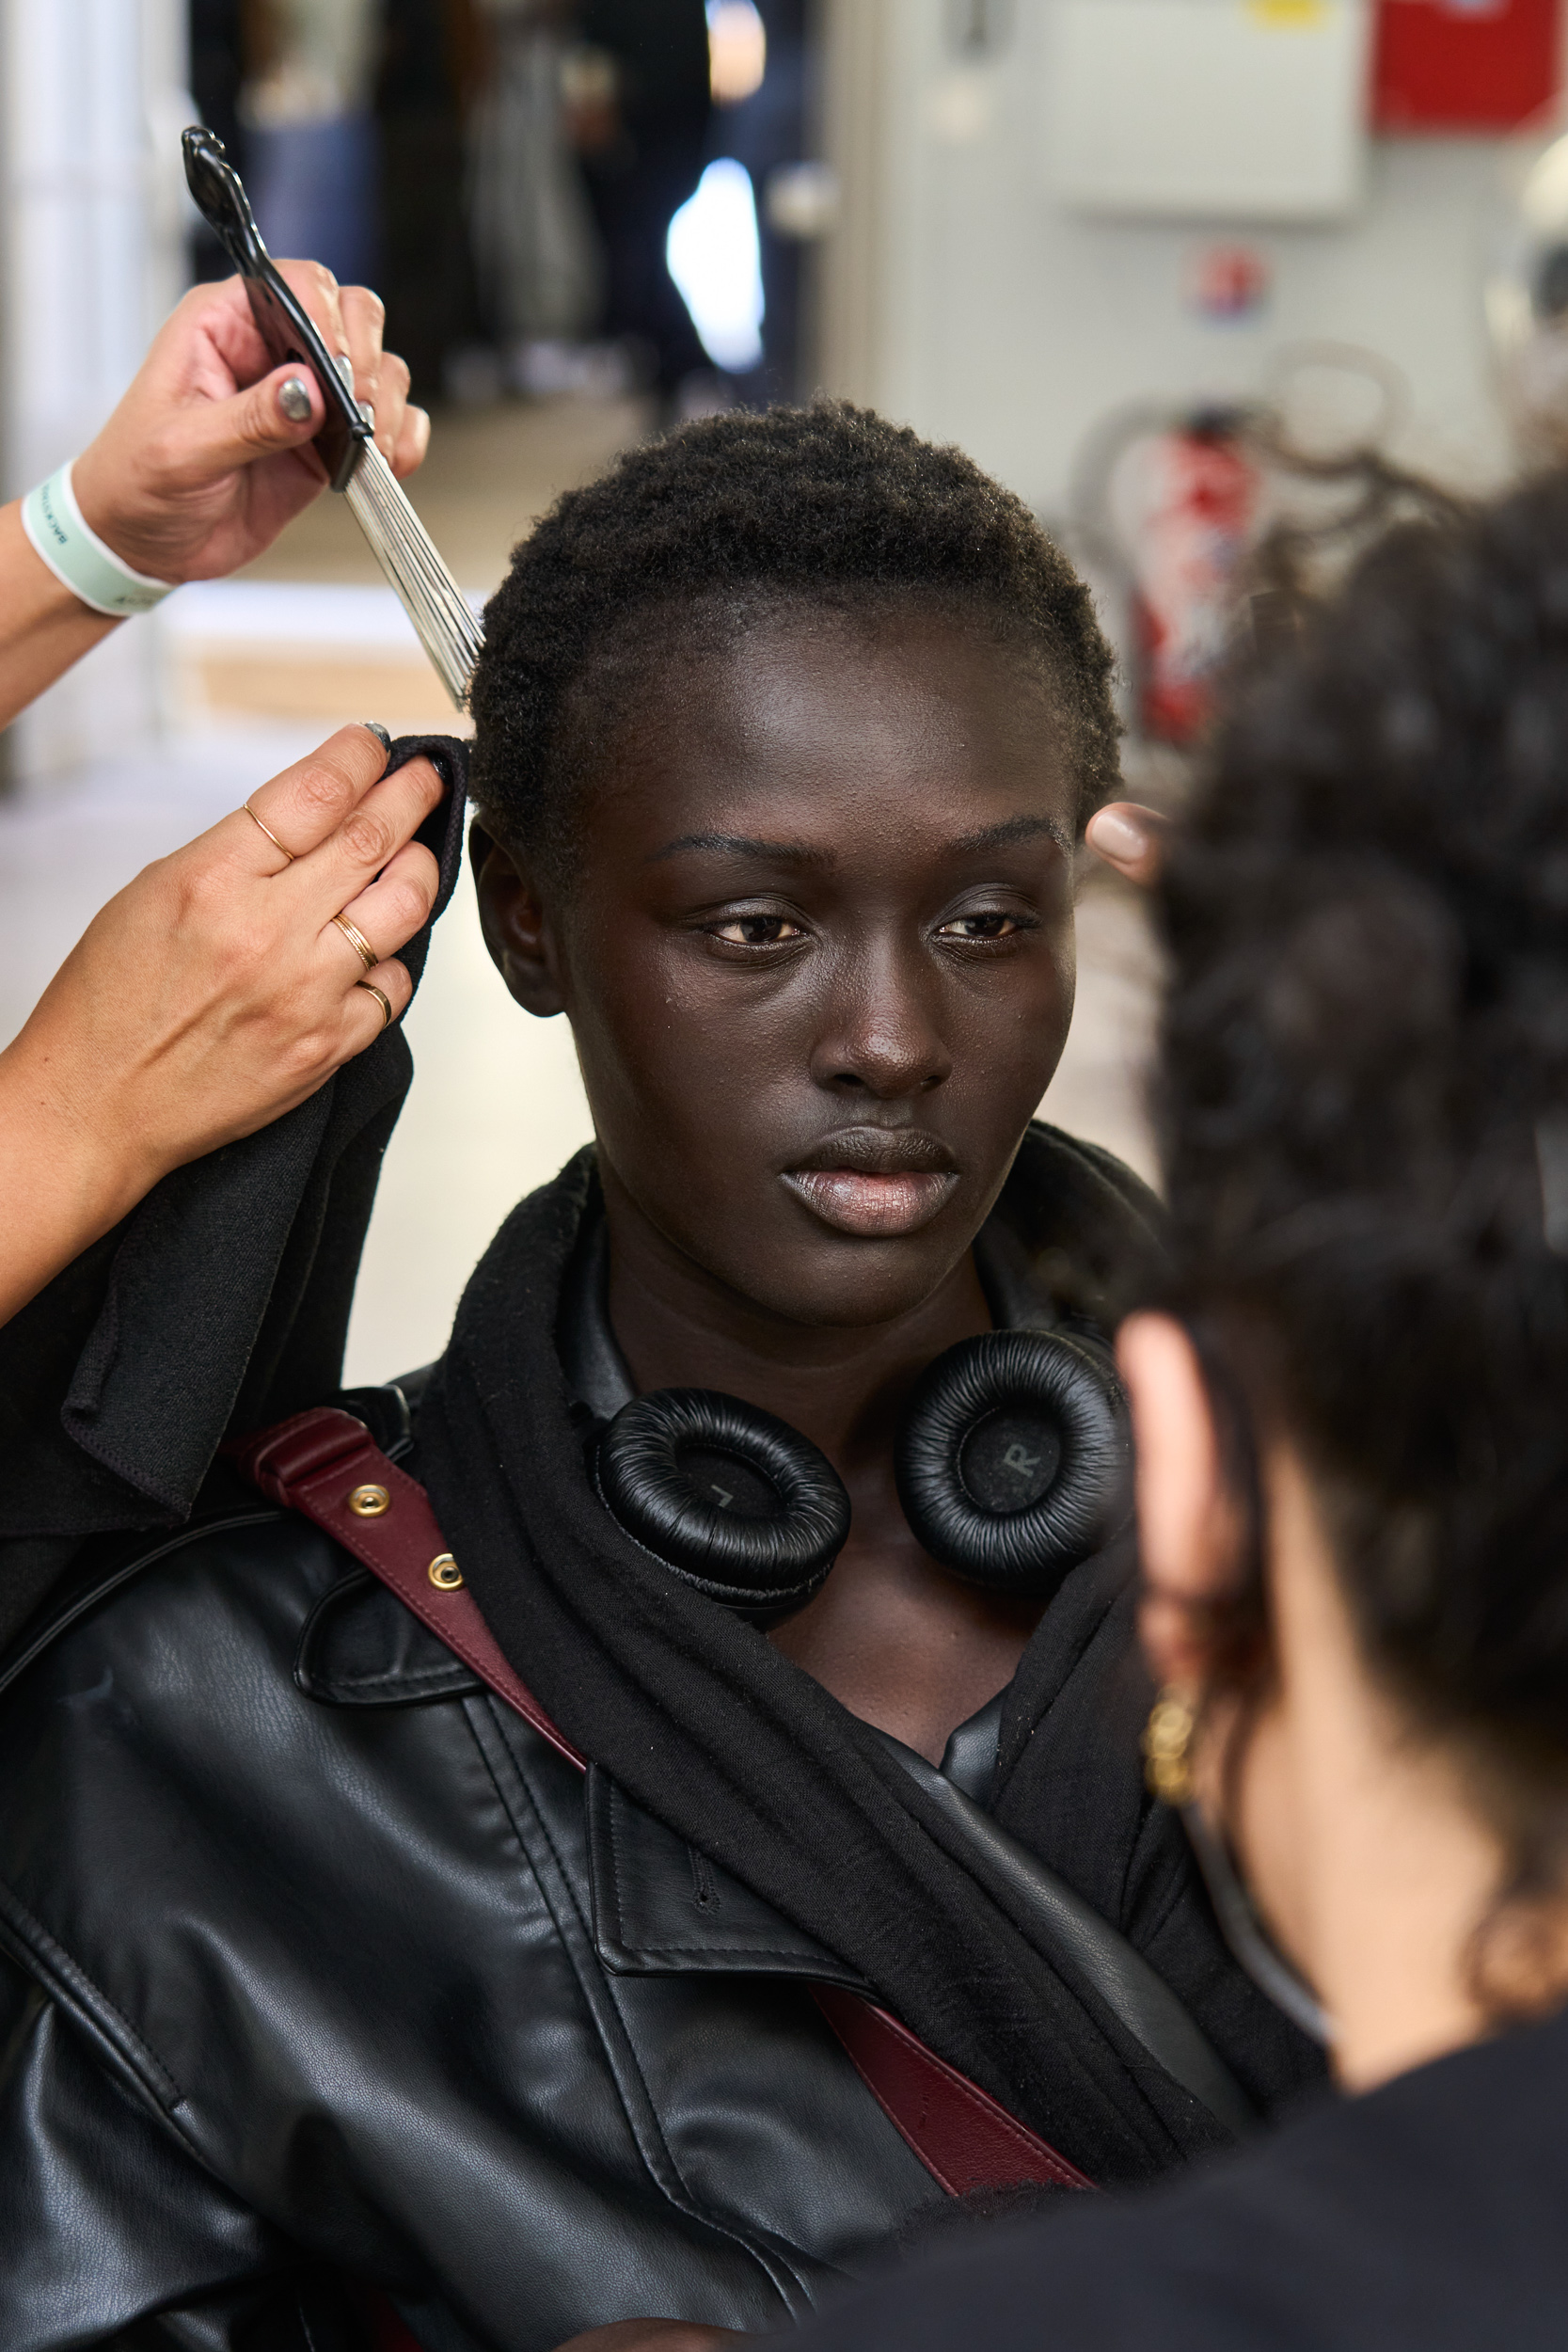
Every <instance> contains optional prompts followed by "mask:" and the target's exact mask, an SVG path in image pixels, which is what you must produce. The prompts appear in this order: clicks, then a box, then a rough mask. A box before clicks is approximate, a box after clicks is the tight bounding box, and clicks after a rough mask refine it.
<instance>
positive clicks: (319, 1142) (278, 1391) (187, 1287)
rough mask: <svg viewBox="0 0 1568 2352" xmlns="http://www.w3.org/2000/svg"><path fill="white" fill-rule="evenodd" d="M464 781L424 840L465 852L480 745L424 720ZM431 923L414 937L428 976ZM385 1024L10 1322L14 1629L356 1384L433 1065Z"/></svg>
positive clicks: (2, 1413) (9, 1585) (4, 1436)
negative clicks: (392, 1180)
mask: <svg viewBox="0 0 1568 2352" xmlns="http://www.w3.org/2000/svg"><path fill="white" fill-rule="evenodd" d="M420 755H424V756H425V757H427V758H429V759H431V760H433V761H434V762H435V764H436V768H437V769H438V771H440V773H441V775H442V777H443V779H444V780H445V782H446V784H447V787H448V792H447V797H446V799H445V800H444V802H443V803H442V804H441V805H440V807H438V808H437V809H436V810H435V811H434V812H433V813H432V815H431V816H430V817H429V818H426V820H425V822H424V824H423V825H422V826H421V827H420V833H419V836H418V837H419V839H420V840H421V841H422V842H424V844H425V845H426V847H427V848H428V849H430V850H432V851H434V853H435V854H436V857H437V859H438V860H439V862H440V867H441V886H440V894H439V897H438V898H437V900H436V907H435V910H434V912H433V914H432V917H431V920H432V921H434V920H435V917H436V914H440V912H441V910H442V909H443V908H444V907H445V905H446V903H447V901H448V899H449V898H451V893H452V890H453V888H454V886H455V884H456V881H457V875H458V871H459V869H460V866H461V864H462V847H463V809H464V797H465V793H466V790H467V745H466V744H464V743H461V742H459V741H457V740H455V739H453V738H451V737H450V736H404V737H403V738H402V739H400V740H399V741H398V742H396V743H394V744H393V746H392V751H391V756H390V759H389V761H388V767H389V768H396V767H401V766H403V765H404V763H405V762H406V761H407V760H410V759H413V758H416V757H418V756H420ZM429 945H430V930H429V926H428V925H427V926H426V928H425V929H424V930H421V931H420V932H419V933H417V935H416V936H415V937H414V938H413V939H411V940H410V941H409V942H408V945H407V946H405V947H404V948H402V949H401V950H400V954H401V958H402V961H403V962H404V964H405V965H406V966H407V968H408V972H409V975H410V977H411V978H412V979H413V981H414V983H415V986H416V987H417V986H418V985H419V980H420V974H421V973H422V971H423V969H424V961H425V956H426V953H427V951H428V948H429ZM413 1067H414V1066H413V1061H412V1057H410V1054H409V1051H408V1046H407V1043H406V1041H405V1040H404V1035H403V1032H402V1029H401V1027H397V1026H394V1027H391V1028H388V1030H386V1031H385V1033H384V1034H383V1035H382V1036H381V1037H379V1038H378V1039H377V1040H376V1041H375V1042H374V1043H373V1044H372V1045H371V1046H369V1047H368V1048H367V1049H366V1051H365V1052H364V1053H362V1054H360V1055H359V1056H357V1057H356V1059H355V1060H353V1061H351V1062H347V1063H345V1064H344V1066H343V1068H342V1069H341V1070H340V1071H339V1072H338V1073H336V1075H335V1076H334V1077H332V1078H330V1079H329V1080H328V1081H327V1083H326V1085H325V1086H324V1087H322V1088H321V1089H319V1091H318V1092H316V1093H315V1094H313V1095H312V1096H311V1097H310V1099H309V1102H306V1103H301V1104H299V1105H298V1107H297V1108H296V1109H294V1110H292V1111H290V1112H288V1113H287V1114H286V1115H285V1116H284V1117H283V1118H282V1119H279V1120H275V1121H274V1122H273V1124H272V1125H270V1126H267V1127H263V1128H261V1129H260V1130H259V1131H258V1133H257V1134H255V1135H253V1136H245V1138H244V1139H243V1140H242V1141H240V1142H238V1143H231V1144H228V1145H226V1146H225V1147H224V1148H223V1149H222V1150H221V1151H218V1152H212V1153H210V1154H208V1156H207V1157H205V1158H204V1159H200V1160H195V1161H192V1162H191V1163H190V1164H189V1166H187V1167H185V1168H176V1169H175V1170H174V1171H173V1173H172V1174H171V1175H168V1176H166V1177H165V1178H164V1180H163V1182H162V1183H161V1184H157V1185H155V1186H154V1188H153V1189H152V1191H151V1192H150V1193H149V1194H148V1196H147V1198H146V1200H143V1201H141V1202H140V1203H139V1205H138V1206H137V1207H136V1208H135V1209H134V1210H133V1211H132V1213H131V1215H130V1216H127V1217H126V1218H125V1219H124V1220H123V1221H122V1222H121V1223H120V1224H119V1225H118V1226H117V1227H115V1229H114V1231H113V1232H108V1233H105V1234H104V1235H103V1238H102V1239H101V1240H100V1241H97V1242H95V1243H94V1244H93V1246H92V1248H90V1249H87V1251H85V1252H84V1253H83V1255H82V1256H81V1257H80V1258H78V1259H77V1260H76V1261H75V1262H74V1263H73V1264H71V1265H70V1266H68V1267H67V1268H66V1270H65V1271H64V1273H63V1274H61V1275H59V1276H58V1277H57V1278H56V1279H55V1281H53V1282H51V1283H50V1284H49V1285H48V1287H47V1288H46V1289H44V1290H43V1291H41V1292H40V1294H39V1295H38V1296H37V1297H36V1298H35V1299H33V1300H32V1302H31V1303H30V1304H29V1305H28V1306H26V1307H24V1309H23V1310H22V1311H21V1312H20V1313H19V1314H17V1315H15V1316H14V1317H13V1318H12V1319H11V1321H10V1322H9V1323H8V1324H7V1325H5V1326H4V1327H3V1328H0V1464H3V1466H4V1477H3V1478H0V1645H3V1644H4V1643H5V1642H6V1641H7V1640H8V1639H9V1638H10V1636H11V1635H12V1634H13V1633H14V1632H15V1631H16V1629H18V1627H19V1626H21V1625H22V1624H23V1623H24V1621H25V1619H26V1618H27V1617H28V1616H29V1615H30V1614H31V1613H33V1612H34V1611H35V1610H36V1609H37V1608H38V1607H39V1606H40V1604H41V1603H42V1602H43V1601H44V1600H45V1599H46V1598H47V1596H48V1593H49V1591H50V1589H51V1587H52V1586H53V1585H54V1584H55V1583H56V1582H57V1581H59V1579H60V1578H61V1577H62V1576H63V1575H65V1574H66V1573H67V1572H68V1571H69V1570H70V1569H71V1564H72V1562H73V1560H74V1559H75V1557H76V1555H77V1553H78V1551H79V1550H80V1549H81V1546H82V1542H83V1539H84V1538H85V1537H87V1536H90V1535H94V1534H104V1533H106V1532H110V1531H122V1530H141V1529H149V1528H157V1527H174V1526H178V1525H180V1524H181V1523H182V1521H183V1520H184V1519H186V1518H188V1517H189V1515H190V1513H191V1511H192V1510H193V1508H194V1507H195V1505H196V1503H197V1499H198V1494H199V1493H200V1490H201V1487H202V1482H203V1480H204V1479H205V1478H206V1477H207V1475H208V1472H209V1470H211V1468H212V1466H213V1463H214V1456H215V1455H216V1454H217V1450H218V1447H219V1445H220V1444H221V1443H222V1440H223V1438H224V1437H225V1435H226V1433H228V1432H229V1431H230V1430H234V1431H245V1430H250V1429H259V1428H264V1427H265V1426H267V1425H268V1423H270V1422H275V1421H278V1420H281V1419H283V1418H284V1417H285V1416H286V1415H287V1414H289V1413H293V1412H296V1411H298V1410H299V1409H300V1408H301V1407H302V1406H306V1405H313V1404H319V1403H320V1401H321V1399H322V1398H323V1397H324V1396H326V1395H330V1393H331V1392H332V1391H333V1390H334V1389H335V1388H336V1387H337V1385H338V1380H339V1376H340V1368H341V1362H342V1353H343V1341H344V1336H345V1334H346V1331H347V1328H348V1315H349V1307H350V1303H351V1301H352V1298H353V1295H354V1283H355V1277H356V1273H357V1271H358V1265H359V1255H360V1250H361V1248H362V1247H363V1243H364V1237H365V1229H366V1227H367V1225H368V1224H369V1221H370V1214H371V1205H372V1200H373V1198H374V1193H375V1185H376V1179H377V1176H378V1174H379V1172H380V1167H381V1157H382V1153H383V1152H385V1150H386V1148H387V1143H388V1137H389V1136H390V1135H391V1132H392V1128H393V1125H394V1124H395V1122H396V1120H397V1116H398V1112H399V1110H400V1109H401V1107H402V1104H403V1099H404V1095H405V1094H406V1093H407V1090H408V1087H409V1083H410V1080H411V1079H412V1076H413Z"/></svg>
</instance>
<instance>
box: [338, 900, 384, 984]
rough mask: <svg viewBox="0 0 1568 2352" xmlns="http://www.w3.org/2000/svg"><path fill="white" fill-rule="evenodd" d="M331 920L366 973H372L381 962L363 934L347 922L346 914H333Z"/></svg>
mask: <svg viewBox="0 0 1568 2352" xmlns="http://www.w3.org/2000/svg"><path fill="white" fill-rule="evenodd" d="M332 920H333V921H334V923H336V924H337V926H338V929H339V930H341V932H342V934H343V937H344V938H345V939H346V940H347V941H348V944H349V946H351V947H352V948H353V950H354V952H355V954H356V956H357V957H358V959H359V961H360V962H361V963H362V964H363V965H364V967H365V969H366V971H367V972H373V971H374V970H375V967H376V965H377V964H378V963H379V962H380V961H381V958H380V957H379V956H378V955H377V954H376V952H375V949H374V948H373V947H372V946H371V943H370V941H369V940H368V939H367V938H366V937H365V934H364V932H363V931H361V930H356V928H355V926H354V925H353V924H352V923H351V922H350V921H349V919H348V916H347V915H346V914H335V915H334V916H333V917H332Z"/></svg>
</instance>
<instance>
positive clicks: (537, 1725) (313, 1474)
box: [240, 1406, 587, 1771]
mask: <svg viewBox="0 0 1568 2352" xmlns="http://www.w3.org/2000/svg"><path fill="white" fill-rule="evenodd" d="M240 1467H241V1469H242V1470H244V1471H245V1476H246V1477H247V1478H249V1479H251V1480H252V1481H253V1482H254V1483H255V1485H257V1486H260V1487H261V1492H262V1493H263V1494H265V1495H271V1497H272V1498H273V1500H274V1502H282V1503H286V1504H287V1505H288V1507H289V1509H290V1510H292V1511H301V1512H303V1513H304V1515H305V1517H306V1518H308V1519H314V1521H315V1523H316V1525H317V1526H318V1527H322V1528H325V1530H326V1533H327V1534H329V1535H334V1536H336V1538H337V1540H338V1541H339V1543H341V1545H342V1547H343V1549H344V1550H345V1551H349V1552H352V1553H353V1555H354V1557H355V1559H356V1560H360V1561H362V1562H363V1563H364V1565H365V1566H366V1567H367V1568H369V1569H370V1570H371V1571H372V1574H373V1575H375V1576H378V1577H379V1578H380V1579H381V1581H382V1582H383V1584H387V1585H389V1586H390V1587H391V1590H392V1591H393V1592H394V1593H396V1595H397V1597H398V1598H399V1600H401V1601H402V1603H403V1605H404V1608H405V1609H411V1610H412V1611H413V1613H414V1614H415V1616H416V1617H418V1618H419V1620H420V1623H421V1625H427V1626H428V1627H429V1628H430V1629H431V1631H432V1633H434V1634H435V1635H436V1637H437V1639H438V1640H440V1641H443V1642H445V1644H446V1645H447V1647H448V1649H450V1650H453V1651H455V1652H456V1654H457V1656H458V1657H459V1658H461V1659H462V1661H463V1662H464V1664H465V1665H466V1666H471V1667H472V1668H473V1670H474V1672H475V1674H476V1675H478V1677H479V1678H480V1680H481V1681H482V1682H486V1683H488V1684H489V1686H490V1688H491V1690H492V1691H494V1692H495V1693H496V1695H497V1697H498V1698H503V1699H504V1700H505V1701H506V1703H507V1705H508V1707H515V1708H516V1710H517V1712H518V1714H519V1715H520V1716H521V1717H522V1719H523V1721H524V1722H525V1723H526V1724H532V1726H533V1728H534V1730H535V1731H536V1732H538V1734H539V1736H540V1738H541V1739H542V1740H548V1741H549V1743H550V1745H551V1747H552V1748H554V1749H555V1750H556V1752H557V1754H558V1755H561V1756H564V1757H565V1758H566V1760H567V1762H568V1763H569V1764H575V1765H577V1767H578V1770H579V1771H586V1770H587V1758H586V1757H585V1756H579V1755H578V1751H577V1749H576V1748H574V1747H573V1745H572V1743H571V1741H570V1740H568V1739H567V1737H566V1735H565V1733H564V1732H563V1731H558V1730H557V1729H556V1726H555V1725H554V1724H552V1723H551V1721H550V1719H549V1717H548V1716H547V1715H546V1712H545V1710H544V1708H542V1707H541V1706H540V1704H539V1702H538V1700H537V1699H536V1698H535V1697H534V1695H533V1692H531V1690H530V1689H529V1687H528V1685H527V1683H525V1682H523V1681H521V1680H520V1679H519V1678H518V1677H517V1676H516V1675H515V1674H514V1673H513V1671H512V1668H511V1666H510V1665H509V1664H508V1663H507V1661H506V1659H505V1658H504V1657H503V1656H502V1654H501V1647H500V1644H499V1642H498V1641H497V1640H496V1637H495V1635H494V1634H493V1633H492V1632H491V1630H490V1629H489V1627H488V1626H487V1625H486V1624H485V1622H484V1620H483V1617H482V1616H481V1615H480V1613H479V1610H478V1608H477V1606H476V1604H475V1602H474V1598H473V1596H472V1594H471V1593H470V1592H469V1591H468V1589H467V1585H466V1584H464V1583H462V1582H461V1581H459V1582H458V1583H457V1584H455V1585H445V1584H438V1583H436V1582H434V1581H432V1573H431V1572H432V1570H433V1569H437V1570H438V1569H439V1564H441V1563H443V1562H448V1561H450V1560H451V1553H450V1552H449V1551H448V1549H447V1547H446V1541H445V1538H444V1537H443V1535H442V1534H441V1531H440V1529H439V1528H438V1527H437V1526H436V1514H435V1512H434V1511H432V1509H431V1507H430V1498H429V1496H428V1495H427V1494H426V1493H425V1490H424V1488H423V1487H422V1486H419V1485H417V1484H416V1482H415V1481H414V1480H413V1479H412V1478H410V1477H409V1476H408V1475H407V1473H406V1471H404V1470H399V1468H398V1466H397V1464H396V1463H395V1462H389V1461H388V1459H387V1456H386V1455H385V1454H383V1453H382V1452H381V1450H380V1448H379V1447H378V1446H377V1445H376V1444H375V1442H374V1440H373V1439H372V1437H371V1433H370V1431H369V1430H368V1429H367V1428H366V1427H365V1424H364V1422H362V1421H356V1420H355V1418H354V1416H353V1414H352V1413H340V1412H339V1411H337V1410H336V1408H335V1407H333V1406H318V1407H317V1408H316V1410H314V1411H313V1412H309V1413H296V1414H295V1415H294V1417H293V1420H292V1421H280V1422H278V1423H277V1427H276V1428H274V1429H264V1430H263V1431H262V1432H261V1436H260V1437H259V1438H251V1440H250V1442H249V1443H248V1444H247V1445H245V1446H244V1447H242V1449H241V1452H240ZM377 1487H379V1488H380V1490H381V1491H382V1493H384V1494H385V1495H386V1497H387V1504H386V1507H385V1508H384V1509H382V1510H379V1511H375V1512H371V1513H367V1512H366V1511H365V1509H364V1508H363V1507H362V1506H363V1504H364V1502H366V1500H368V1499H372V1497H371V1494H370V1490H372V1489H374V1488H377ZM356 1500H358V1502H360V1504H361V1508H360V1509H358V1510H356V1509H355V1507H354V1504H355V1501H356ZM444 1573H447V1574H451V1573H453V1571H452V1570H451V1569H447V1570H445V1571H444Z"/></svg>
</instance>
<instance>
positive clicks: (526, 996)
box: [468, 824, 566, 1021]
mask: <svg viewBox="0 0 1568 2352" xmlns="http://www.w3.org/2000/svg"><path fill="white" fill-rule="evenodd" d="M468 856H469V858H470V859H471V861H472V863H473V868H474V882H475V886H476V887H477V889H478V891H479V920H480V928H481V929H482V930H483V933H484V945H485V946H486V947H488V948H489V950H490V958H491V961H492V962H493V963H494V964H495V967H496V969H497V971H498V972H499V974H500V976H501V978H502V979H503V980H504V981H505V982H506V985H507V987H508V989H509V990H510V991H511V993H512V994H513V995H514V996H515V998H516V1000H517V1002H518V1004H519V1005H521V1006H522V1008H523V1009H524V1011H525V1012H531V1013H533V1014H534V1015H535V1016H536V1018H537V1019H539V1020H541V1021H547V1020H548V1019H549V1018H550V1016H551V1014H552V1013H558V1012H563V1011H564V1010H565V1007H566V994H565V991H564V989H563V988H562V984H561V974H560V968H559V957H558V953H557V948H556V943H555V938H554V934H553V932H552V931H551V929H550V924H549V918H548V916H547V915H546V912H545V902H544V899H543V898H542V897H541V895H540V892H539V889H538V887H537V885H536V883H535V882H534V881H533V878H532V876H531V874H529V873H528V872H527V870H526V869H525V867H524V866H523V865H522V863H521V862H520V860H518V859H517V858H515V857H514V856H513V854H512V852H511V851H510V850H503V849H502V848H501V846H500V844H499V841H496V840H493V839H492V838H491V836H490V834H487V833H486V832H485V831H484V829H483V826H482V825H479V824H474V825H471V826H470V827H469V829H468Z"/></svg>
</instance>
